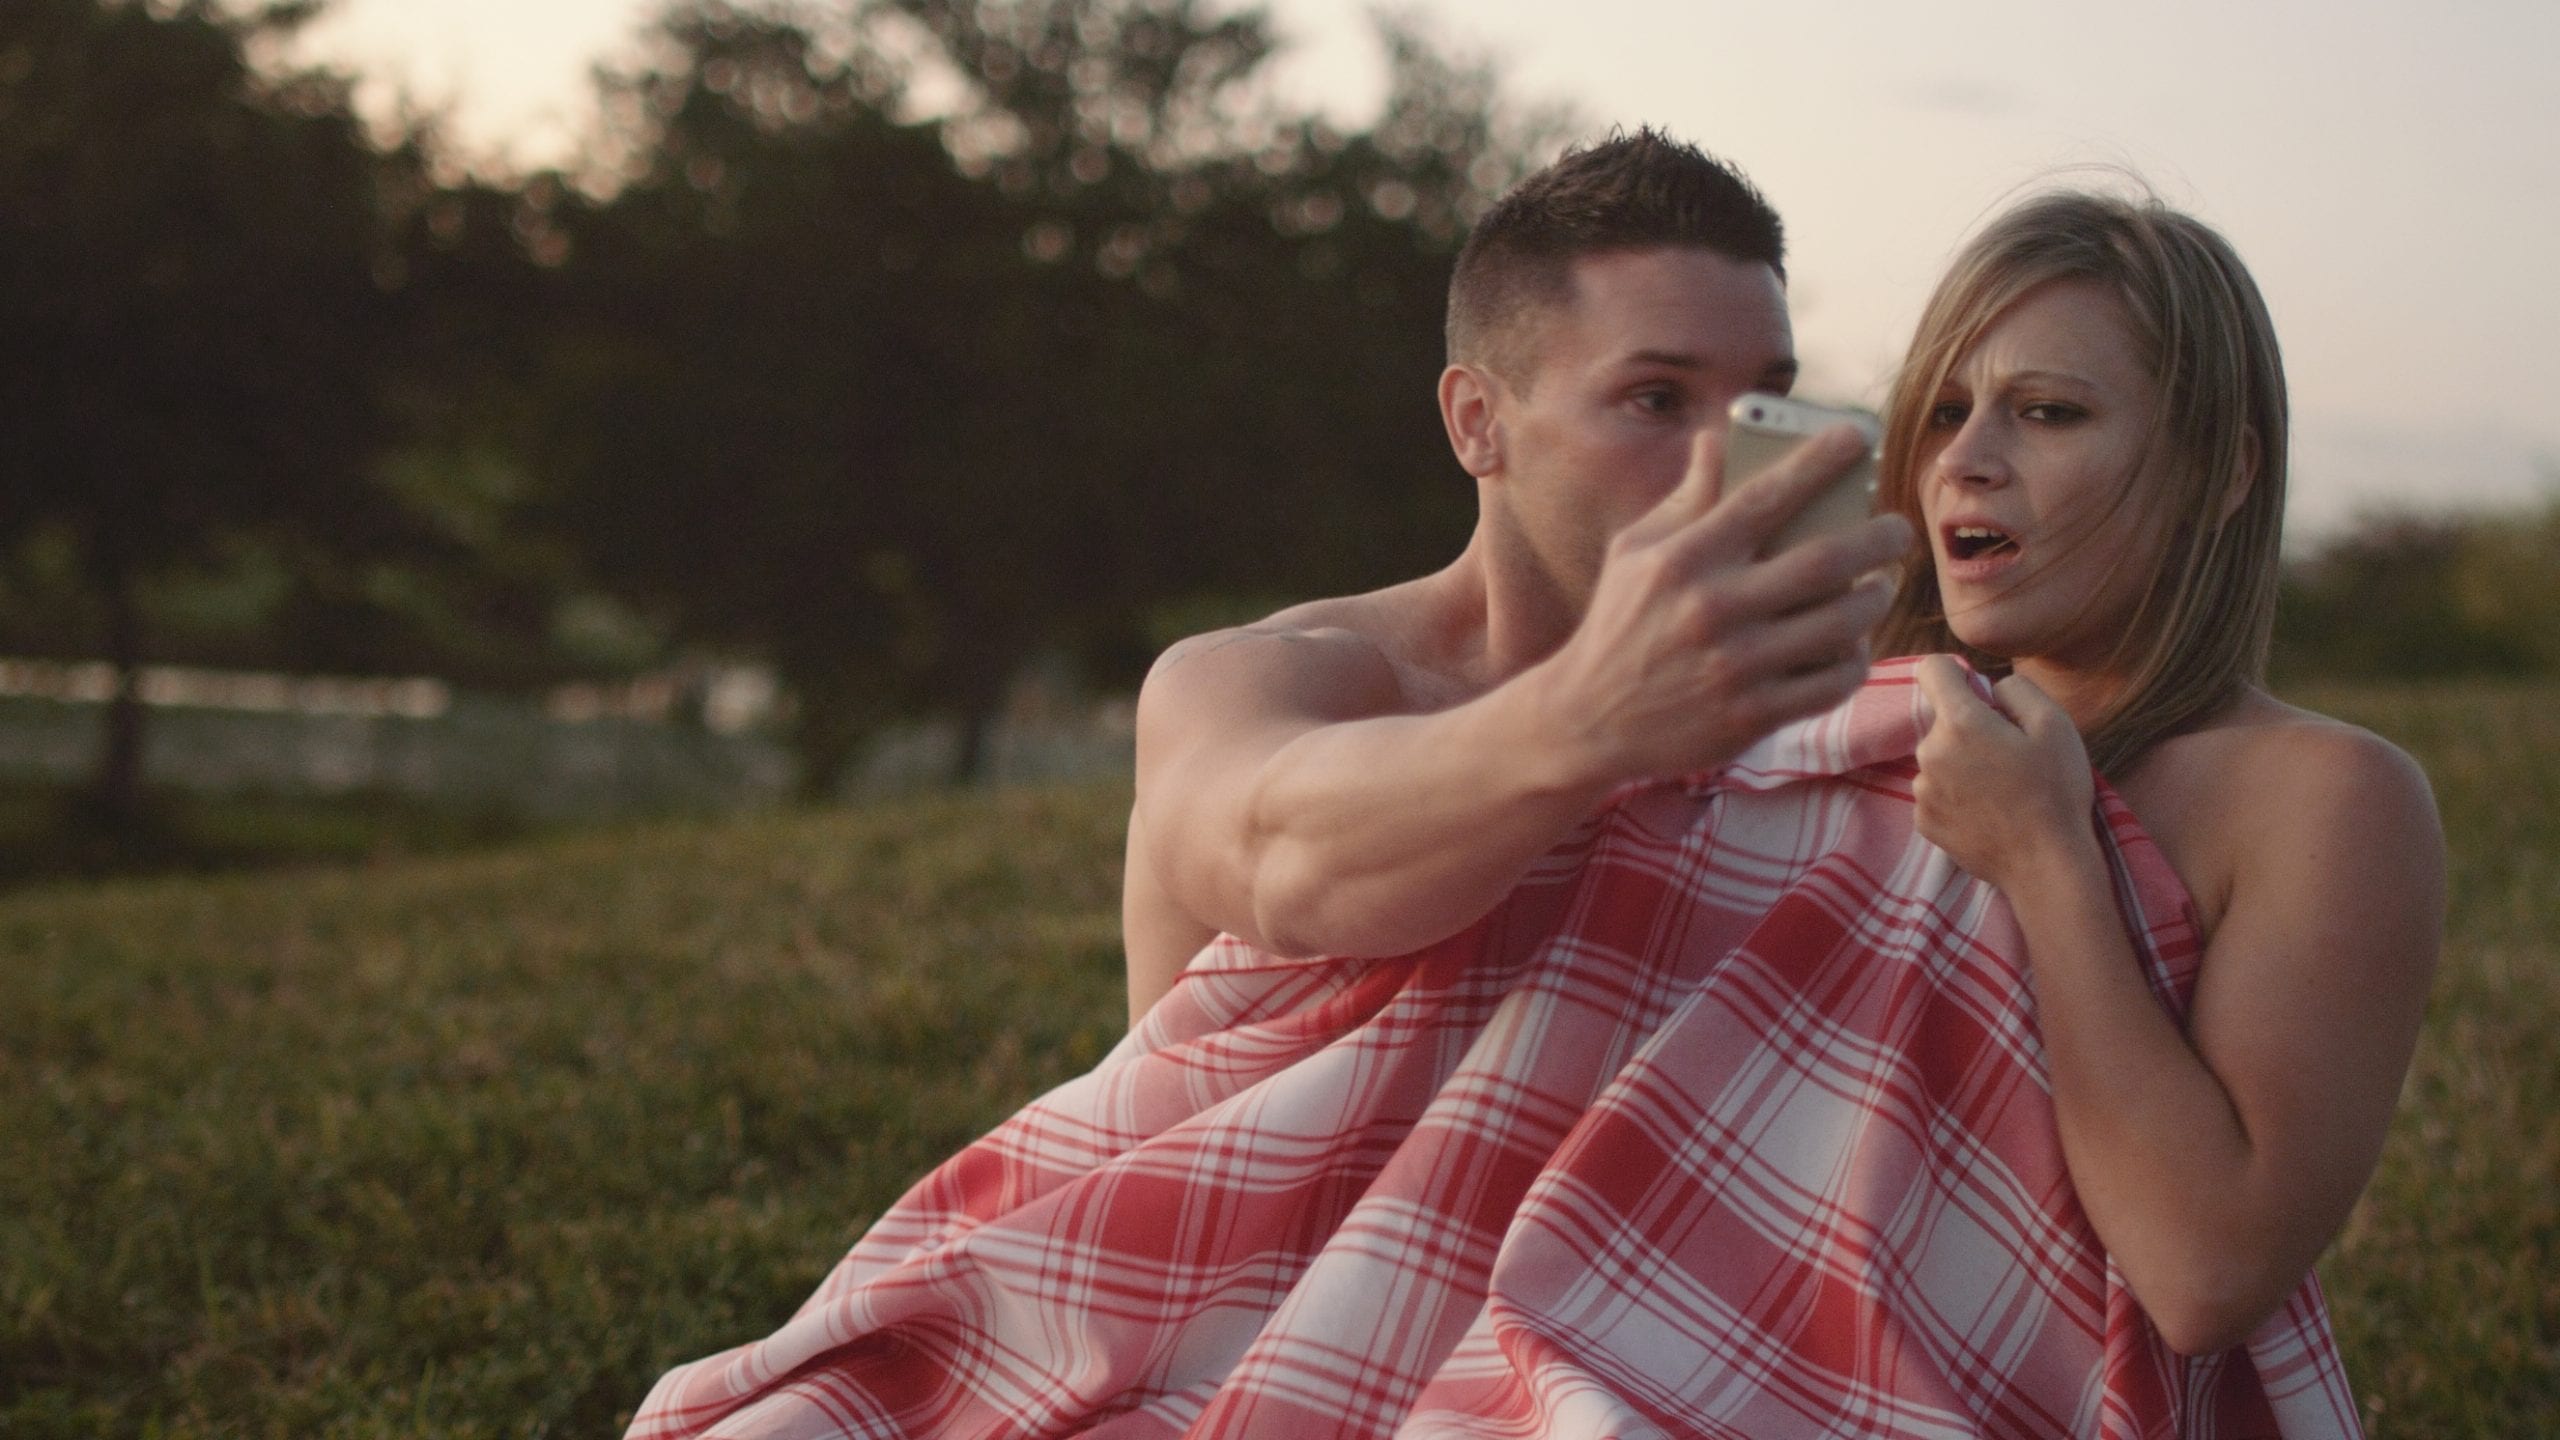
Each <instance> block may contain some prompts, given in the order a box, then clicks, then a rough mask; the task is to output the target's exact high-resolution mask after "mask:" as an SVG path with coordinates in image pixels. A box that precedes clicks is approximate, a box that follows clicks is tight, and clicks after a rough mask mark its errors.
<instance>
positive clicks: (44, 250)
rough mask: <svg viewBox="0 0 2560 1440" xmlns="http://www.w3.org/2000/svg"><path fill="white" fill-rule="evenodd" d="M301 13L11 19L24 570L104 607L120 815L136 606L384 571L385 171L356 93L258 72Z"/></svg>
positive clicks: (132, 786)
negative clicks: (307, 552) (340, 567)
mask: <svg viewBox="0 0 2560 1440" xmlns="http://www.w3.org/2000/svg"><path fill="white" fill-rule="evenodd" d="M311 13H312V7H311V6H309V5H304V4H288V5H271V6H268V7H266V8H264V9H260V10H256V11H252V12H249V13H246V14H234V13H232V12H231V11H228V10H225V9H222V8H219V7H217V6H216V5H214V4H212V3H209V0H170V3H161V4H157V5H153V6H148V7H146V6H144V5H141V4H135V3H116V0H11V3H10V4H9V5H8V6H7V7H6V9H5V10H0V337H5V338H0V414H6V415H7V416H8V417H9V424H8V433H7V438H6V440H5V441H0V553H5V552H7V551H9V550H14V549H18V548H21V547H23V546H25V545H28V544H31V543H37V542H39V541H40V542H42V544H43V545H45V546H49V547H50V548H51V550H52V551H53V552H54V553H56V554H58V555H63V556H68V557H71V559H70V564H71V565H72V567H73V568H74V569H75V570H76V572H77V573H78V575H79V576H80V577H81V578H82V580H83V581H84V582H85V584H86V586H87V587H88V589H89V590H90V592H91V593H92V594H93V595H94V597H95V598H96V601H97V604H98V606H99V609H100V613H101V617H102V631H103V634H102V639H103V642H104V645H105V647H106V650H107V654H108V658H109V659H110V660H112V661H113V663H114V665H115V667H116V669H117V671H118V674H119V676H120V681H119V684H118V687H117V695H116V699H115V702H114V703H113V704H112V705H111V706H110V707H109V709H108V719H107V730H106V743H105V745H104V747H103V750H102V758H101V762H100V768H99V773H98V777H97V786H96V793H97V796H98V799H99V801H100V803H101V805H102V806H103V808H104V811H105V813H106V815H107V816H108V817H109V818H110V819H111V820H113V821H115V822H118V823H129V822H130V821H131V820H132V819H133V817H134V814H135V810H136V805H137V795H138V783H139V777H140V764H141V753H142V751H141V746H142V710H141V706H140V703H139V698H138V693H137V685H136V674H137V671H138V668H139V666H140V664H141V661H142V659H143V657H144V655H145V653H146V651H147V650H148V648H149V642H148V639H147V637H146V635H145V634H144V617H143V612H142V607H141V604H140V599H139V597H140V595H141V593H142V590H143V587H144V586H145V585H146V583H147V582H148V581H149V580H150V579H152V578H153V577H155V576H160V575H165V574H167V573H169V572H171V571H173V570H175V569H179V568H182V567H185V566H188V565H210V564H214V563H218V562H219V560H220V559H221V558H222V557H223V555H224V553H225V551H226V547H229V546H232V545H234V544H236V543H238V542H240V541H241V539H242V538H243V537H247V536H257V535H267V536H279V535H292V536H298V537H304V538H307V539H309V540H311V541H313V542H314V543H325V544H327V545H328V546H329V547H331V548H333V549H337V550H341V551H362V550H366V549H381V548H384V547H387V546H389V545H390V544H392V543H394V541H395V539H396V537H397V536H399V535H400V534H401V533H402V532H403V531H404V529H405V526H406V521H405V517H404V516H403V514H402V512H401V509H400V507H399V506H397V505H396V504H394V503H392V502H391V501H390V499H389V497H388V495H387V493H386V492H384V491H383V490H382V489H381V488H380V487H379V486H377V485H375V484H373V483H372V480H371V478H370V475H369V470H368V463H367V462H368V461H369V460H370V458H371V457H372V456H373V455H374V453H375V452H376V450H377V449H378V447H379V446H380V445H381V443H382V441H383V439H384V436H385V433H386V427H387V423H388V422H387V416H386V412H385V409H384V406H383V403H382V397H381V395H380V391H379V386H378V382H377V374H378V366H377V363H376V361H377V357H379V356H380V355H381V354H382V353H383V351H384V348H385V346H386V345H387V343H388V342H389V339H390V337H391V333H392V332H391V326H392V324H393V320H394V310H393V307H392V306H391V305H390V304H389V303H388V299H387V292H388V289H389V286H388V284H387V282H386V276H385V274H384V271H383V269H382V267H383V264H384V261H385V247H384V244H383V240H384V236H383V234H382V229H381V226H380V224H379V213H378V211H377V207H376V203H375V201H376V198H377V182H378V179H379V178H380V177H379V171H378V163H379V160H380V157H379V156H378V155H377V153H376V152H375V150H374V149H373V148H372V147H371V146H370V145H369V144H368V142H367V140H366V138H365V136H364V133H363V131H362V130H361V128H360V127H359V125H358V124H357V122H356V120H355V118H354V117H353V115H352V114H351V112H350V110H349V108H348V104H347V93H346V87H345V85H344V83H343V82H342V81H340V80H339V79H337V78H335V77H333V76H331V75H327V74H323V73H315V72H293V73H279V74H269V73H265V72H262V71H260V70H259V69H258V68H256V67H255V66H253V65H252V64H251V63H250V62H249V59H248V52H249V49H250V48H251V47H252V46H253V45H255V44H257V43H258V42H260V41H263V40H266V39H270V38H272V37H275V36H277V35H280V34H281V33H283V32H285V31H287V30H289V29H290V28H291V27H293V26H294V25H297V24H299V23H301V22H302V21H303V20H304V19H306V18H307V17H308V16H309V15H310V14H311Z"/></svg>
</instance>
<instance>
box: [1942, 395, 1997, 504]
mask: <svg viewBox="0 0 2560 1440" xmlns="http://www.w3.org/2000/svg"><path fill="white" fill-rule="evenodd" d="M1996 432H1997V427H1996V426H1995V425H1993V424H1991V423H1990V422H1989V421H1987V420H1986V419H1985V418H1984V417H1983V416H1982V415H1981V413H1980V412H1978V411H1977V412H1976V413H1974V414H1972V415H1969V416H1966V417H1965V422H1964V424H1962V425H1960V426H1958V427H1957V428H1956V433H1954V434H1953V435H1950V436H1948V437H1947V443H1946V444H1944V445H1942V446H1939V447H1938V455H1937V458H1936V460H1935V461H1933V462H1932V463H1931V466H1930V469H1931V471H1932V472H1933V473H1934V474H1935V475H1936V476H1937V477H1938V479H1939V480H1941V481H1943V482H1945V483H1946V484H1949V485H1954V486H1958V487H1960V488H1963V489H1968V490H1982V489H1991V488H1995V487H1997V486H2000V485H2005V484H2007V483H2008V481H2009V457H2008V452H2007V447H2006V446H2004V445H2002V444H2001V443H2000V437H1999V435H1998V434H1997V433H1996Z"/></svg>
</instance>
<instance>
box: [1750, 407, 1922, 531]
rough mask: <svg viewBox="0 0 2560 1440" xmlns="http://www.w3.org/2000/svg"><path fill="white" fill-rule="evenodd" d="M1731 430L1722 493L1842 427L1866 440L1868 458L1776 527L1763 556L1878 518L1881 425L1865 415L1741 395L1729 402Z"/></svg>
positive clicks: (1871, 416) (1859, 411)
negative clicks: (1855, 429)
mask: <svg viewBox="0 0 2560 1440" xmlns="http://www.w3.org/2000/svg"><path fill="white" fill-rule="evenodd" d="M1730 414H1731V415H1732V417H1733V428H1732V429H1731V430H1729V431H1727V432H1726V438H1725V442H1724V488H1725V492H1726V493H1727V494H1731V493H1732V491H1733V487H1734V486H1736V485H1739V484H1741V483H1742V482H1743V481H1745V480H1748V479H1750V478H1751V477H1752V476H1753V475H1756V474H1758V473H1759V472H1760V471H1762V470H1765V469H1767V468H1769V467H1770V466H1771V465H1774V464H1776V463H1777V462H1778V460H1779V459H1780V458H1781V457H1783V456H1784V455H1786V453H1787V452H1788V451H1790V450H1793V449H1795V448H1796V447H1797V446H1798V445H1801V444H1803V443H1804V442H1805V441H1806V440H1808V439H1810V438H1811V437H1813V436H1814V435H1816V434H1818V433H1820V432H1822V431H1824V430H1828V429H1830V428H1831V427H1832V426H1834V425H1837V424H1840V423H1841V422H1842V421H1847V422H1848V423H1850V424H1852V425H1855V426H1857V427H1858V429H1859V430H1860V431H1861V432H1862V433H1864V434H1865V435H1866V437H1867V453H1866V455H1865V456H1864V457H1863V458H1861V459H1860V460H1859V461H1858V463H1857V464H1855V465H1852V466H1850V467H1849V469H1848V472H1847V473H1846V474H1843V475H1842V476H1841V477H1840V478H1839V479H1838V480H1836V481H1834V482H1832V483H1831V484H1830V485H1828V486H1826V487H1824V489H1823V491H1822V493H1820V494H1818V495H1816V496H1814V497H1813V498H1812V499H1811V500H1808V501H1806V502H1805V505H1804V508H1803V509H1801V510H1798V511H1797V512H1796V513H1795V514H1794V515H1793V516H1791V517H1789V518H1788V520H1787V523H1786V524H1784V525H1781V526H1780V527H1778V533H1777V534H1775V535H1772V536H1770V537H1769V543H1768V545H1767V546H1766V547H1765V548H1764V549H1763V550H1762V552H1761V553H1762V554H1765V555H1775V554H1777V553H1778V552H1779V551H1781V550H1784V549H1786V548H1787V547H1789V546H1791V545H1796V544H1799V543H1801V542H1803V541H1806V540H1810V539H1812V538H1813V537H1814V536H1816V535H1822V534H1827V533H1829V532H1831V531H1833V530H1845V529H1847V528H1849V527H1850V526H1852V525H1855V524H1857V523H1858V522H1859V521H1861V520H1864V519H1865V518H1867V517H1868V516H1870V515H1873V514H1874V513H1876V445H1877V444H1878V443H1879V442H1880V441H1881V440H1882V439H1883V438H1884V426H1883V425H1882V424H1881V423H1880V422H1878V421H1877V419H1876V417H1875V416H1873V415H1870V414H1868V413H1867V412H1866V411H1864V410H1843V409H1836V408H1834V407H1832V406H1829V405H1816V404H1814V403H1813V402H1812V401H1810V400H1788V399H1784V398H1781V397H1779V396H1776V395H1759V394H1752V395H1744V396H1742V397H1740V398H1738V399H1736V400H1735V401H1734V402H1733V406H1732V408H1731V411H1730Z"/></svg>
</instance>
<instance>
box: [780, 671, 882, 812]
mask: <svg viewBox="0 0 2560 1440" xmlns="http://www.w3.org/2000/svg"><path fill="white" fill-rule="evenodd" d="M792 690H793V692H794V694H795V697H796V698H797V699H798V701H799V703H800V717H799V720H798V722H797V723H796V724H794V725H793V727H792V734H791V741H792V749H793V750H794V751H796V752H797V753H798V754H799V756H800V802H801V803H802V804H804V805H824V804H826V803H828V802H829V801H832V800H834V799H836V798H837V797H838V796H839V795H840V794H841V793H842V790H843V785H844V772H845V767H846V766H848V765H850V764H851V763H852V762H853V757H854V755H855V753H856V752H858V751H859V750H861V748H862V743H863V741H865V740H867V739H869V738H870V735H871V725H870V723H869V720H868V718H867V716H866V715H865V713H864V711H863V710H862V708H861V707H860V706H859V705H857V704H856V703H855V702H854V701H852V700H851V699H850V698H849V697H847V696H844V695H841V694H837V693H833V692H831V691H829V690H826V689H822V688H820V687H817V686H813V685H807V684H796V685H794V686H792Z"/></svg>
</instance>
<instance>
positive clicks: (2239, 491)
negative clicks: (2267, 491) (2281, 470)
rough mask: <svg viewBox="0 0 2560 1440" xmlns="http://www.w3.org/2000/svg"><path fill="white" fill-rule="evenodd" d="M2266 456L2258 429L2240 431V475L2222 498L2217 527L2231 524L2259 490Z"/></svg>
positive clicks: (2216, 517)
mask: <svg viewBox="0 0 2560 1440" xmlns="http://www.w3.org/2000/svg"><path fill="white" fill-rule="evenodd" d="M2265 454H2266V451H2265V447H2263V446H2261V445H2260V444H2259V443H2258V427H2257V426H2255V425H2248V426H2243V427H2242V428H2241V431H2240V473H2239V474H2238V475H2235V476H2233V477H2232V480H2231V489H2230V490H2229V492H2227V493H2226V494H2224V495H2223V497H2222V513H2221V514H2220V515H2217V516H2215V517H2214V521H2213V523H2214V525H2215V526H2216V527H2220V526H2224V525H2228V524H2230V523H2231V517H2232V516H2234V515H2237V514H2239V513H2240V507H2241V505H2242V504H2243V503H2245V502H2246V501H2247V500H2248V498H2249V492H2250V491H2251V490H2253V489H2256V488H2257V484H2258V465H2259V463H2260V461H2261V460H2262V459H2263V458H2264V456H2265Z"/></svg>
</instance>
